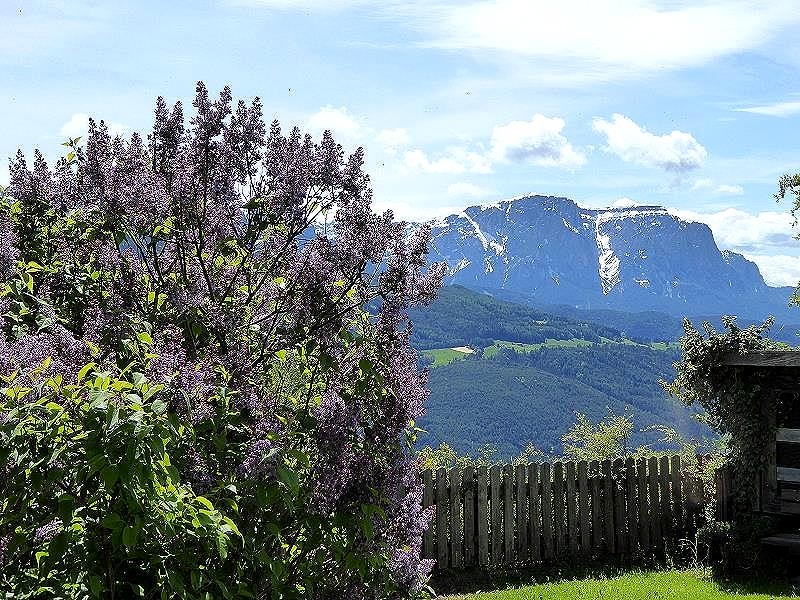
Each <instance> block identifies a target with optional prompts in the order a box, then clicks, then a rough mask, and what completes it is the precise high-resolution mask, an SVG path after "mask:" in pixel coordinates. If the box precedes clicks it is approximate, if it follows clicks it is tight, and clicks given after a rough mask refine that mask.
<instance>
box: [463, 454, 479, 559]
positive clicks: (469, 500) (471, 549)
mask: <svg viewBox="0 0 800 600" xmlns="http://www.w3.org/2000/svg"><path fill="white" fill-rule="evenodd" d="M461 487H462V488H463V489H464V566H465V567H473V566H475V556H476V552H475V517H476V515H477V512H478V511H477V506H476V505H475V469H474V468H473V467H471V466H468V467H465V468H464V476H463V479H462V480H461Z"/></svg>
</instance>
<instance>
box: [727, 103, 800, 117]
mask: <svg viewBox="0 0 800 600" xmlns="http://www.w3.org/2000/svg"><path fill="white" fill-rule="evenodd" d="M736 111H737V112H746V113H753V114H756V115H767V116H770V117H790V116H792V115H796V114H797V113H800V102H775V103H774V104H764V105H762V106H749V107H747V108H737V109H736Z"/></svg>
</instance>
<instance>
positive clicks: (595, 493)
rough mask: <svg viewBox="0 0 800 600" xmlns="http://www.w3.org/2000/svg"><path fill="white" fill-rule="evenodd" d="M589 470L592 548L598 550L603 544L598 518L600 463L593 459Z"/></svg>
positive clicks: (601, 524)
mask: <svg viewBox="0 0 800 600" xmlns="http://www.w3.org/2000/svg"><path fill="white" fill-rule="evenodd" d="M589 470H590V475H591V482H592V549H593V550H599V549H600V547H601V546H602V545H603V523H602V521H601V520H600V519H601V517H600V513H601V509H602V504H601V502H600V498H601V497H602V496H601V494H602V492H601V488H602V480H601V477H602V476H601V475H600V463H599V462H597V461H596V460H593V461H592V462H591V463H589Z"/></svg>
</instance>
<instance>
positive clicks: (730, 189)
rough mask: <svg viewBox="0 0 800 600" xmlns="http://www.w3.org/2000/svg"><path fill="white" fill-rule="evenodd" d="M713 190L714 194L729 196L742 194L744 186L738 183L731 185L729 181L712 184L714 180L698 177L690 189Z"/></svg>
mask: <svg viewBox="0 0 800 600" xmlns="http://www.w3.org/2000/svg"><path fill="white" fill-rule="evenodd" d="M709 189H711V190H713V192H714V193H715V194H727V195H730V196H741V195H742V194H744V188H743V187H742V186H740V185H731V184H729V183H720V184H719V185H717V186H715V185H714V180H713V179H710V178H708V177H706V178H703V179H698V180H697V181H695V182H694V184H693V185H692V190H709Z"/></svg>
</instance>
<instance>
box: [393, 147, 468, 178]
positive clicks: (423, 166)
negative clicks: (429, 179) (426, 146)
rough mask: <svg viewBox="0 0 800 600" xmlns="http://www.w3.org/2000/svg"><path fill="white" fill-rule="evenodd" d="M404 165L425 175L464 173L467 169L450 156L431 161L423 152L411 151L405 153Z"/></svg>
mask: <svg viewBox="0 0 800 600" xmlns="http://www.w3.org/2000/svg"><path fill="white" fill-rule="evenodd" d="M403 164H404V165H405V166H406V167H408V168H409V169H411V170H412V171H423V172H425V173H463V172H464V171H466V170H467V169H466V167H465V166H464V165H463V164H461V163H460V162H458V161H457V160H455V159H454V158H452V157H449V156H443V157H441V158H438V159H436V160H431V159H430V158H428V155H427V154H425V152H423V151H422V150H409V151H407V152H406V153H405V156H404V158H403Z"/></svg>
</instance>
